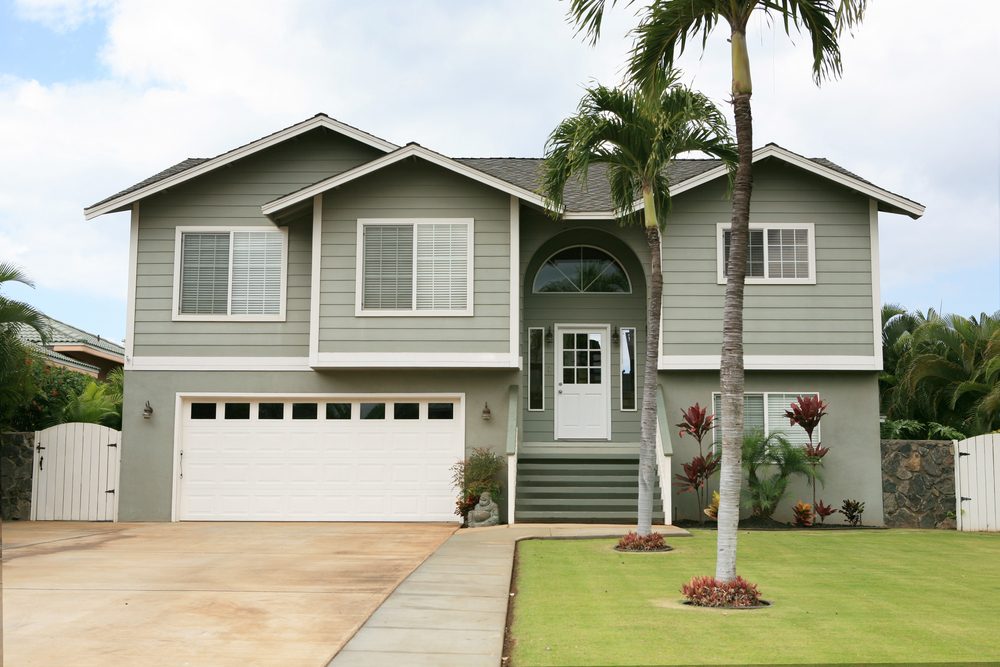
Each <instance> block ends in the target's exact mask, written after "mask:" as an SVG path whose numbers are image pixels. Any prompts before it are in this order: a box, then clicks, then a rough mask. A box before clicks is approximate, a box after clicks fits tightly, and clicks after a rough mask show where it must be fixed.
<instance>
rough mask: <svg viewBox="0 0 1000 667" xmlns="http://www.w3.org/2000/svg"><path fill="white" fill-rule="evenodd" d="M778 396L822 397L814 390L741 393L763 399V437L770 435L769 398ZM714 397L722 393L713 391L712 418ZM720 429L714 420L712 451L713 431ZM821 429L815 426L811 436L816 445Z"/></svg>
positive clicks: (713, 432)
mask: <svg viewBox="0 0 1000 667" xmlns="http://www.w3.org/2000/svg"><path fill="white" fill-rule="evenodd" d="M778 394H781V395H783V396H817V397H819V398H822V396H821V395H820V393H819V392H818V391H815V390H810V391H745V392H743V395H744V396H763V397H764V435H765V436H767V435H770V434H771V419H770V417H768V415H769V414H770V407H771V406H770V405H769V401H770V400H771V396H777V395H778ZM716 396H722V392H721V391H713V392H712V416H713V417H715V416H716V415H715V397H716ZM721 428H722V424H721V423H720V422H719V420H718V419H714V420H713V422H712V447H713V449H715V448H716V447H715V440H716V438H715V430H716V429H721ZM822 429H823V425H822V424H817V425H816V431H815V432H814V434H813V436H814V439H815V441H816V442H817V443H819V442H821V441H822V438H821V434H822ZM744 430H746V426H745V425H744ZM720 437H721V436H720Z"/></svg>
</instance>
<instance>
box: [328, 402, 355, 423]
mask: <svg viewBox="0 0 1000 667" xmlns="http://www.w3.org/2000/svg"><path fill="white" fill-rule="evenodd" d="M326 418H327V419H350V418H351V404H350V403H327V404H326Z"/></svg>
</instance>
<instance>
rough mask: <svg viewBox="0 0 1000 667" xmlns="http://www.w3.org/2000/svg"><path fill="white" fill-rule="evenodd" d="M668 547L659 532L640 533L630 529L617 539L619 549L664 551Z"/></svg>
mask: <svg viewBox="0 0 1000 667" xmlns="http://www.w3.org/2000/svg"><path fill="white" fill-rule="evenodd" d="M669 548H670V547H668V546H667V543H666V542H664V541H663V535H660V534H659V533H650V534H649V535H640V534H639V533H637V532H635V531H632V532H629V533H625V534H624V535H623V536H622V537H621V539H619V540H618V549H619V551H665V550H667V549H669Z"/></svg>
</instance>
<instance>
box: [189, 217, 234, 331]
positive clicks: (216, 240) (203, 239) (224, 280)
mask: <svg viewBox="0 0 1000 667" xmlns="http://www.w3.org/2000/svg"><path fill="white" fill-rule="evenodd" d="M180 252H181V279H180V312H181V314H184V315H225V314H226V313H227V306H228V303H227V301H228V295H229V233H228V232H223V233H214V232H213V233H204V232H195V233H192V232H185V233H184V234H182V235H181V250H180Z"/></svg>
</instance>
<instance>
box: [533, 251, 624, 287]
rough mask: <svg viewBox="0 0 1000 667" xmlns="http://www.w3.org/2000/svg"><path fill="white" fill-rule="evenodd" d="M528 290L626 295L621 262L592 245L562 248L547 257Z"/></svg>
mask: <svg viewBox="0 0 1000 667" xmlns="http://www.w3.org/2000/svg"><path fill="white" fill-rule="evenodd" d="M532 291H533V292H535V293H540V294H549V293H567V292H569V293H574V292H575V293H588V294H628V293H631V292H632V285H631V284H630V283H629V279H628V274H627V273H625V269H624V268H623V267H622V265H621V263H620V262H619V261H618V260H617V259H615V258H614V257H612V256H611V255H609V254H608V253H606V252H604V251H603V250H601V249H600V248H595V247H593V246H585V245H578V246H572V247H569V248H564V249H562V250H560V251H559V252H557V253H556V254H554V255H552V256H551V257H549V258H548V259H547V260H546V261H545V263H544V264H542V267H541V268H540V269H538V273H536V274H535V282H534V284H533V286H532Z"/></svg>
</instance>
